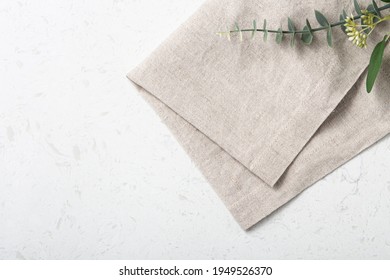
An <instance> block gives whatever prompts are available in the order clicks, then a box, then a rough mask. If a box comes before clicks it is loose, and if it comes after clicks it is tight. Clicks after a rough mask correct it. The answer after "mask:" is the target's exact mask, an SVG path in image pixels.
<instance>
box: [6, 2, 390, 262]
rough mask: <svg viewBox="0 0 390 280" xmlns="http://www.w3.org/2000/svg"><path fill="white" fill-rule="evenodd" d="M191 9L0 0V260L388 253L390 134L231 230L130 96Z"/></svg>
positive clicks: (187, 164)
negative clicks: (138, 73)
mask: <svg viewBox="0 0 390 280" xmlns="http://www.w3.org/2000/svg"><path fill="white" fill-rule="evenodd" d="M201 2H202V1H199V0H185V1H183V0H145V1H141V0H131V1H130V0H128V1H124V0H123V1H120V0H114V1H113V0H102V1H92V0H77V1H76V0H67V1H65V0H64V1H51V0H47V1H43V0H41V1H26V0H19V1H11V0H2V1H0V38H1V40H0V258H1V259H15V258H16V259H24V258H26V259H139V258H142V259H156V258H163V259H210V258H211V259H214V258H218V259H225V258H228V259H239V258H245V259H254V258H273V259H279V258H282V259H295V258H309V259H312V258H313V259H322V258H336V259H342V258H352V259H360V258H370V259H371V258H373V259H380V258H387V259H388V258H390V172H389V168H390V138H386V139H384V140H382V141H381V142H380V143H379V144H377V145H375V146H374V147H372V148H371V149H369V150H368V151H366V152H364V153H363V154H362V155H360V156H359V157H357V158H355V159H354V160H352V161H351V162H349V163H348V164H346V165H345V166H344V167H342V168H340V169H339V170H337V171H335V172H334V173H333V174H331V175H330V176H328V177H327V178H325V179H324V180H322V181H321V182H319V183H318V184H316V185H315V186H313V187H312V188H310V189H309V190H308V191H306V192H304V193H303V194H302V195H301V196H300V197H298V199H295V200H293V201H292V202H291V203H289V204H288V205H287V206H286V207H284V208H283V209H282V210H280V211H277V212H276V213H275V214H273V215H272V216H271V217H269V218H267V219H266V220H265V221H264V222H263V223H261V224H260V225H258V226H256V227H255V228H254V229H253V230H252V231H250V232H244V231H242V230H241V229H240V228H239V226H238V225H237V224H236V223H235V222H234V220H233V219H232V218H231V216H230V215H229V214H228V212H227V210H226V209H225V208H224V206H223V205H222V203H221V202H220V200H219V199H218V198H217V196H216V194H215V193H214V192H213V191H212V189H211V187H210V186H209V185H208V184H207V183H206V181H205V180H204V178H203V177H202V175H201V174H200V172H199V171H198V170H197V169H196V168H195V167H194V165H193V164H192V163H191V161H190V159H189V158H188V157H187V155H186V154H185V153H184V152H183V150H182V149H181V148H180V146H179V145H178V143H177V142H176V141H175V140H174V138H173V137H172V136H171V134H170V133H169V131H168V130H167V128H166V127H165V126H164V125H163V124H162V123H161V121H160V120H159V118H158V117H157V116H156V115H155V114H154V112H153V111H152V109H150V108H149V107H148V106H147V105H146V104H145V102H144V101H143V100H142V99H141V98H140V97H139V96H138V94H137V93H136V89H135V88H134V87H133V86H132V85H131V83H130V82H128V80H127V79H126V77H125V74H126V73H127V72H128V71H129V70H130V69H131V68H132V67H134V66H135V65H136V64H137V63H139V62H140V61H141V60H142V59H143V58H145V57H146V56H147V55H148V54H149V53H150V52H151V51H152V50H153V49H154V48H155V47H156V46H157V45H158V44H159V43H160V42H161V41H162V40H163V39H164V38H166V37H167V36H168V35H169V34H170V33H171V32H172V31H173V30H174V29H175V28H176V27H177V26H178V25H179V24H180V23H181V22H182V21H184V20H185V19H186V18H187V17H188V16H189V15H190V14H191V13H192V12H193V11H194V10H195V9H196V8H197V7H198V6H199V5H200V4H201Z"/></svg>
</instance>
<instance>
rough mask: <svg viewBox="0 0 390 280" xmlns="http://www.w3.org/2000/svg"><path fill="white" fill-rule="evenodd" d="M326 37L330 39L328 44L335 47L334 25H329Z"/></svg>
mask: <svg viewBox="0 0 390 280" xmlns="http://www.w3.org/2000/svg"><path fill="white" fill-rule="evenodd" d="M326 39H327V41H328V46H329V47H333V34H332V27H330V26H329V28H328V32H327V36H326Z"/></svg>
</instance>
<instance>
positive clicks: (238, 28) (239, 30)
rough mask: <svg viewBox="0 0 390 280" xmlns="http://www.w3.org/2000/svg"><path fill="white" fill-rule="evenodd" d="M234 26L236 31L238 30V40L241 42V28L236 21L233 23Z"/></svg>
mask: <svg viewBox="0 0 390 280" xmlns="http://www.w3.org/2000/svg"><path fill="white" fill-rule="evenodd" d="M235 26H236V31H237V32H238V35H239V36H240V42H242V31H241V28H240V26H239V25H238V23H237V22H236V23H235Z"/></svg>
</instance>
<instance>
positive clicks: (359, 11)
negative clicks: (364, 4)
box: [353, 0, 362, 16]
mask: <svg viewBox="0 0 390 280" xmlns="http://www.w3.org/2000/svg"><path fill="white" fill-rule="evenodd" d="M353 4H354V6H355V11H356V13H357V14H358V15H359V16H361V15H362V9H361V8H360V5H359V2H358V1H357V0H353Z"/></svg>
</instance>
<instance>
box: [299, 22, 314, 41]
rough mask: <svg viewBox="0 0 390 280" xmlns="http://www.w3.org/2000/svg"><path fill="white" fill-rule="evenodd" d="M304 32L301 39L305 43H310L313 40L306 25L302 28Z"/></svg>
mask: <svg viewBox="0 0 390 280" xmlns="http://www.w3.org/2000/svg"><path fill="white" fill-rule="evenodd" d="M303 31H305V32H304V33H302V37H301V39H302V41H303V43H305V44H306V45H310V44H311V43H312V42H313V34H312V33H311V32H310V29H309V27H308V26H307V25H305V27H304V28H303Z"/></svg>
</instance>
